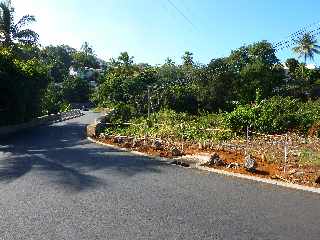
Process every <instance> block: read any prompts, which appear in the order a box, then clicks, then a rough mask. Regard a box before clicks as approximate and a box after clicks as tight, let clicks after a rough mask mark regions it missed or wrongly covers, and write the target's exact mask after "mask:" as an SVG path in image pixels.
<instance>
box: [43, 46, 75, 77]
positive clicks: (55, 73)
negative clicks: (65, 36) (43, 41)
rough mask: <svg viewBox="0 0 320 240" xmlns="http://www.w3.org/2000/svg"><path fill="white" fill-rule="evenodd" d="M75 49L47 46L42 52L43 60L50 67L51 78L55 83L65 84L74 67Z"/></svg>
mask: <svg viewBox="0 0 320 240" xmlns="http://www.w3.org/2000/svg"><path fill="white" fill-rule="evenodd" d="M75 52H76V50H75V49H73V48H71V47H69V46H67V45H60V46H52V45H51V46H47V47H45V48H44V49H42V51H41V58H42V59H43V61H44V62H45V63H46V64H47V65H48V66H50V76H51V77H52V78H53V80H54V82H56V83H59V82H63V80H64V79H65V78H67V77H68V75H69V68H70V67H71V65H72V62H73V59H72V55H73V54H74V53H75Z"/></svg>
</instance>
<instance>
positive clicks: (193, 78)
mask: <svg viewBox="0 0 320 240" xmlns="http://www.w3.org/2000/svg"><path fill="white" fill-rule="evenodd" d="M14 16H15V12H14V9H13V8H12V6H10V5H8V4H0V36H1V38H0V80H1V81H0V93H1V94H0V126H1V125H9V124H16V123H21V122H26V121H29V120H30V119H32V118H35V117H38V116H41V115H45V114H51V113H57V112H59V111H67V110H69V109H70V108H72V106H73V105H75V103H78V104H82V103H86V102H92V103H94V105H95V107H96V109H100V110H101V109H103V110H105V109H113V111H112V114H111V115H110V118H109V119H108V120H109V122H110V123H111V125H108V127H107V128H106V129H105V130H104V131H105V134H106V135H113V136H117V135H124V136H129V137H133V138H144V139H146V138H150V139H162V140H164V141H169V142H173V143H174V142H179V143H183V142H185V143H189V144H193V145H195V144H199V145H201V146H204V145H205V143H206V142H210V144H211V147H212V146H214V145H215V144H220V145H221V144H229V145H230V144H238V145H239V146H241V147H242V149H244V147H243V146H244V145H243V143H244V141H246V142H247V143H248V141H249V138H250V141H251V142H252V141H253V140H254V139H253V138H256V139H257V145H256V146H260V147H257V148H255V147H252V148H251V150H250V149H249V147H248V144H247V146H245V149H244V152H246V153H248V152H250V151H251V152H252V153H254V154H258V155H259V156H260V157H261V156H264V157H266V158H267V160H268V161H272V162H275V161H280V162H281V161H282V159H283V150H281V152H279V153H278V155H279V157H278V155H277V153H276V151H277V150H276V149H273V148H272V147H271V145H268V144H269V142H272V140H270V139H268V140H265V146H268V148H269V149H273V152H274V153H270V151H269V152H268V151H265V152H261V151H260V150H261V149H263V147H262V145H263V144H261V142H260V141H262V139H263V138H269V136H270V135H271V136H276V135H280V136H286V139H287V140H286V142H290V141H289V140H288V138H287V137H288V136H289V137H290V136H292V139H295V141H296V143H297V144H298V143H299V144H300V143H301V142H304V143H303V144H304V145H303V146H302V145H301V147H300V148H299V149H300V150H299V152H298V153H292V154H291V155H290V156H294V157H293V158H292V159H293V160H292V161H295V162H299V163H301V164H302V163H303V164H306V163H309V164H310V163H311V164H318V162H319V152H320V150H319V149H318V146H319V144H318V142H319V137H320V136H319V134H320V102H319V101H320V100H319V96H320V70H319V69H318V68H314V69H312V68H310V67H308V65H307V61H308V60H312V59H313V58H314V55H315V54H318V53H320V50H319V49H320V47H319V46H318V45H317V39H316V38H315V37H314V36H313V35H311V34H309V33H306V34H305V35H303V36H302V37H301V38H299V39H297V40H296V46H295V47H294V48H293V53H295V54H297V56H298V59H300V58H302V61H299V60H298V59H295V58H290V59H287V60H286V62H285V63H281V62H280V60H279V59H278V58H277V56H276V50H275V48H274V46H273V45H272V44H271V43H269V42H268V41H260V42H256V43H252V44H249V45H245V46H242V47H240V48H238V49H235V50H232V51H231V53H230V55H229V56H226V57H221V58H213V59H212V60H211V61H210V62H209V63H205V64H202V63H198V62H196V61H195V60H194V56H193V53H192V52H189V51H186V52H185V53H184V54H183V56H182V57H181V63H176V62H174V61H173V60H172V59H170V58H167V59H166V60H165V61H164V63H163V64H159V65H156V66H152V65H150V64H148V63H136V62H135V59H134V57H133V56H130V55H129V54H128V53H127V52H122V53H121V54H120V55H119V56H118V57H116V58H112V59H110V60H108V61H104V60H101V59H99V58H98V57H97V56H96V55H95V53H94V50H93V48H92V47H91V46H90V44H89V43H87V42H85V43H84V44H83V46H82V48H81V49H79V50H77V49H74V48H72V47H70V46H67V45H59V46H46V47H41V46H40V44H39V42H38V41H39V36H38V34H37V33H35V32H34V31H32V30H31V29H29V28H27V27H28V26H29V25H28V24H31V23H32V22H34V21H36V18H35V17H34V16H30V15H26V16H24V17H22V18H21V19H19V20H18V21H15V18H14ZM92 70H94V71H92ZM92 83H94V85H92ZM258 136H259V137H258ZM296 136H299V138H297V137H296ZM309 138H312V140H310V139H309ZM298 139H300V140H298ZM301 139H303V140H301ZM269 140H270V141H269ZM237 141H238V142H237ZM268 141H269V142H268ZM274 142H277V141H274ZM310 142H312V144H313V143H315V144H314V145H312V144H311V145H310V144H309V143H310ZM258 143H259V144H258ZM308 144H309V145H308ZM251 145H252V144H251ZM293 145H294V144H293ZM293 145H292V146H293ZM215 146H217V145H215ZM282 147H283V146H281V148H282ZM259 149H260V150H259ZM292 151H293V150H292ZM280 155H281V157H280ZM290 156H289V157H288V159H290ZM264 157H263V158H264ZM280 158H281V159H280Z"/></svg>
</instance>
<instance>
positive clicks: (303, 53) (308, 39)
mask: <svg viewBox="0 0 320 240" xmlns="http://www.w3.org/2000/svg"><path fill="white" fill-rule="evenodd" d="M296 44H297V46H296V47H294V48H293V49H292V50H293V51H294V52H295V53H297V54H299V58H301V57H303V59H304V63H307V59H310V60H313V59H314V54H320V46H319V45H317V39H316V38H315V36H314V35H312V34H310V33H305V34H304V35H302V36H301V37H300V38H299V39H297V40H296Z"/></svg>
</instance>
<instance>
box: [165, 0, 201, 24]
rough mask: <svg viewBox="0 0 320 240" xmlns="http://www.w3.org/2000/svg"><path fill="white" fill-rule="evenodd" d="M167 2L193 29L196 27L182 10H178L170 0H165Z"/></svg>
mask: <svg viewBox="0 0 320 240" xmlns="http://www.w3.org/2000/svg"><path fill="white" fill-rule="evenodd" d="M167 1H168V3H169V4H170V5H171V6H172V7H173V8H174V9H175V10H176V11H177V12H178V13H179V14H180V15H181V16H182V17H183V18H184V19H185V20H186V21H187V22H188V23H189V24H190V25H191V26H192V27H194V28H195V29H197V27H196V26H195V25H194V24H193V22H192V21H191V20H190V19H189V18H188V17H187V16H186V15H185V14H184V13H183V11H182V10H180V9H179V8H178V7H177V6H176V5H175V4H174V3H173V2H172V1H171V0H167Z"/></svg>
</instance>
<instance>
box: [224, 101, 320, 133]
mask: <svg viewBox="0 0 320 240" xmlns="http://www.w3.org/2000/svg"><path fill="white" fill-rule="evenodd" d="M319 103H320V102H319V101H316V102H306V103H303V102H299V101H298V100H296V99H292V98H290V97H286V98H283V97H272V98H270V99H268V100H264V101H262V102H261V103H260V104H259V105H256V106H254V107H253V106H249V105H243V106H239V107H237V108H236V109H235V110H234V111H232V112H231V113H229V114H227V123H228V126H229V127H230V128H231V129H233V130H235V131H238V132H241V131H242V132H243V131H245V129H246V126H249V127H250V128H251V129H253V130H255V131H259V132H263V133H283V132H286V131H289V130H298V131H301V132H304V133H305V132H307V131H308V129H309V128H310V127H311V126H312V125H313V124H314V123H315V122H316V121H318V120H319V119H320V117H319V116H320V104H319Z"/></svg>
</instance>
